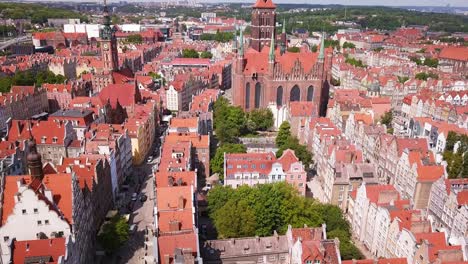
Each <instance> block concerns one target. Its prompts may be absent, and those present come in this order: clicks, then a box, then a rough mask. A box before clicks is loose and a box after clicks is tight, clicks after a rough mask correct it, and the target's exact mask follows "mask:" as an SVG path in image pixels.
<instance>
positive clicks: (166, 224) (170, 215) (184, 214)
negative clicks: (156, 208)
mask: <svg viewBox="0 0 468 264" xmlns="http://www.w3.org/2000/svg"><path fill="white" fill-rule="evenodd" d="M172 221H178V222H179V226H178V230H171V225H170V223H171V222H172ZM193 226H194V223H193V212H192V210H183V211H166V212H158V228H159V231H160V232H176V231H184V230H193Z"/></svg>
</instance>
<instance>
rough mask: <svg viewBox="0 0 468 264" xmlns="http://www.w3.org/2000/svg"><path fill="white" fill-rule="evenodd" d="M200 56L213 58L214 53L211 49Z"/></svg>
mask: <svg viewBox="0 0 468 264" xmlns="http://www.w3.org/2000/svg"><path fill="white" fill-rule="evenodd" d="M200 58H203V59H211V58H213V54H212V53H211V52H209V51H203V52H202V53H201V55H200Z"/></svg>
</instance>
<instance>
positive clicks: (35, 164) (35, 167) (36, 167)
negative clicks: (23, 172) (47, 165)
mask: <svg viewBox="0 0 468 264" xmlns="http://www.w3.org/2000/svg"><path fill="white" fill-rule="evenodd" d="M28 152H29V153H28V155H27V157H26V159H27V161H28V169H29V174H30V175H31V177H32V178H33V179H37V180H39V181H42V179H43V178H44V171H43V170H42V159H41V155H40V154H39V153H38V152H37V145H36V140H35V139H34V137H33V135H32V126H31V121H29V140H28Z"/></svg>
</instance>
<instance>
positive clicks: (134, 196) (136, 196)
mask: <svg viewBox="0 0 468 264" xmlns="http://www.w3.org/2000/svg"><path fill="white" fill-rule="evenodd" d="M137 198H138V194H137V193H133V194H132V201H136V200H137Z"/></svg>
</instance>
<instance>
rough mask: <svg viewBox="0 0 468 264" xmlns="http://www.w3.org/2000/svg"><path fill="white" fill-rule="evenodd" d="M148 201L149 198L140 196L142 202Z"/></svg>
mask: <svg viewBox="0 0 468 264" xmlns="http://www.w3.org/2000/svg"><path fill="white" fill-rule="evenodd" d="M146 200H148V196H146V195H144V194H142V195H141V196H140V202H146Z"/></svg>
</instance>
